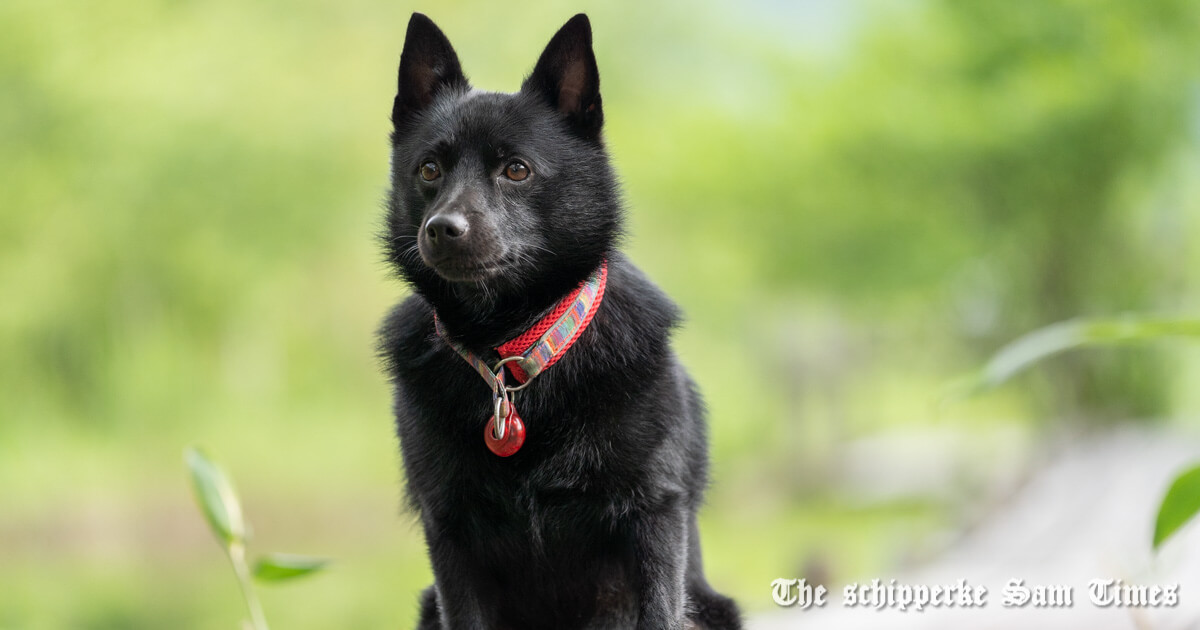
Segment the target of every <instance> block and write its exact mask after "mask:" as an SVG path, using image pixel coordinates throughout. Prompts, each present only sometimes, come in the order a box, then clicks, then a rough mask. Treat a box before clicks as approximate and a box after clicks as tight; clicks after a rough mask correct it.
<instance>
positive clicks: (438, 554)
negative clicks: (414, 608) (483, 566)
mask: <svg viewBox="0 0 1200 630" xmlns="http://www.w3.org/2000/svg"><path fill="white" fill-rule="evenodd" d="M426 540H428V541H429V557H430V560H431V562H432V564H433V578H434V585H435V587H436V588H437V603H438V617H439V619H440V620H441V626H442V630H487V629H489V628H491V627H493V626H494V625H495V624H494V623H492V620H490V619H489V618H488V616H487V609H486V608H485V606H484V604H483V601H482V600H481V599H480V597H479V593H478V591H477V590H476V581H475V580H474V579H473V575H472V568H471V564H470V562H469V559H468V557H467V553H466V551H465V550H464V549H463V548H462V546H461V545H459V544H457V543H455V542H454V541H453V540H450V539H449V538H447V537H446V536H433V535H430V532H429V530H428V529H427V530H426Z"/></svg>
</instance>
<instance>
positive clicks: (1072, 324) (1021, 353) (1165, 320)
mask: <svg viewBox="0 0 1200 630" xmlns="http://www.w3.org/2000/svg"><path fill="white" fill-rule="evenodd" d="M1173 337H1200V319H1192V318H1177V317H1176V318H1169V317H1154V316H1135V315H1129V316H1125V317H1121V318H1118V319H1078V320H1071V321H1066V322H1059V323H1057V324H1051V325H1050V326H1047V327H1045V328H1039V329H1038V330H1035V331H1033V332H1031V333H1028V334H1025V335H1023V336H1021V337H1019V338H1017V339H1016V340H1015V341H1012V342H1011V343H1009V344H1008V345H1006V346H1004V347H1003V348H1001V349H1000V350H999V351H997V352H996V354H994V355H993V356H992V358H991V359H990V360H988V362H987V364H986V365H984V367H983V369H982V370H980V372H979V374H978V375H975V376H973V377H970V378H968V379H967V380H966V381H965V382H964V384H963V386H962V387H961V393H964V394H973V393H977V392H979V391H982V390H986V389H991V388H994V387H997V386H999V385H1001V384H1003V383H1004V382H1006V381H1008V380H1009V379H1010V378H1012V377H1013V376H1015V375H1016V374H1018V373H1020V372H1022V371H1024V370H1026V369H1028V368H1030V367H1032V366H1033V365H1034V364H1036V363H1038V362H1040V361H1042V360H1044V359H1047V358H1049V357H1052V356H1054V355H1056V354H1059V353H1062V352H1066V351H1068V350H1075V349H1080V348H1089V347H1104V346H1114V345H1126V344H1134V343H1146V342H1152V341H1159V340H1162V339H1165V338H1173Z"/></svg>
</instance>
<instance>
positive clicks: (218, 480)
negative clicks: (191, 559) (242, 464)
mask: <svg viewBox="0 0 1200 630" xmlns="http://www.w3.org/2000/svg"><path fill="white" fill-rule="evenodd" d="M183 457H184V461H185V462H186V463H187V467H188V470H189V471H190V473H191V477H192V490H193V491H194V492H195V495H196V502H197V503H198V504H199V505H200V511H201V512H202V513H203V514H204V518H205V520H206V521H208V527H209V529H210V530H212V532H213V535H214V536H216V539H217V542H218V543H219V544H220V545H221V549H222V550H223V551H224V552H225V555H226V556H227V557H228V558H229V562H230V564H231V565H232V566H233V572H234V574H235V575H236V576H237V580H238V584H239V585H240V586H241V589H242V598H243V599H245V601H246V609H247V610H248V611H249V613H250V621H249V623H248V627H249V628H252V629H253V630H268V627H267V619H266V616H265V615H264V614H263V609H262V604H261V603H260V602H259V601H258V595H257V594H256V593H255V592H254V583H253V582H254V580H255V579H256V580H258V581H260V582H280V581H284V580H290V579H292V578H297V577H301V576H305V575H310V574H312V573H315V572H317V571H319V570H321V569H322V568H324V567H325V565H326V564H328V560H325V559H323V558H313V557H309V556H298V555H293V554H281V553H274V554H266V555H264V556H261V557H260V558H258V560H257V561H256V562H255V563H254V570H253V571H251V570H250V565H249V564H248V563H247V560H246V540H247V538H248V536H247V530H248V528H247V526H246V519H245V517H244V516H243V514H242V505H241V502H240V501H239V500H238V496H237V493H236V492H235V491H234V489H233V484H232V483H230V481H229V477H228V476H227V475H226V474H225V472H224V471H223V470H221V468H220V467H219V466H217V465H216V464H215V463H213V462H212V460H210V459H209V458H208V456H206V455H205V454H204V452H203V451H201V450H200V449H198V448H196V447H191V446H190V447H188V448H187V449H185V450H184V453H183ZM252 578H253V579H252Z"/></svg>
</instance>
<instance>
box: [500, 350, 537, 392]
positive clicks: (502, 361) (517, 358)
mask: <svg viewBox="0 0 1200 630" xmlns="http://www.w3.org/2000/svg"><path fill="white" fill-rule="evenodd" d="M524 358H525V357H523V356H519V355H513V356H511V357H507V358H504V359H500V360H499V361H497V362H496V365H494V366H492V373H493V374H495V375H496V377H497V378H500V379H501V382H504V381H503V377H502V376H501V374H500V370H502V369H503V368H504V364H505V363H512V362H514V361H520V360H522V359H524ZM532 382H533V379H532V378H529V379H525V382H524V383H521V384H520V385H517V386H516V387H509V386H508V385H505V386H504V391H506V392H519V391H521V390H522V389H525V388H526V387H529V384H530V383H532Z"/></svg>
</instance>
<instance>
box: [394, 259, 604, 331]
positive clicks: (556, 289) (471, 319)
mask: <svg viewBox="0 0 1200 630" xmlns="http://www.w3.org/2000/svg"><path fill="white" fill-rule="evenodd" d="M598 266H599V261H597V263H596V264H595V265H589V266H581V267H580V268H579V269H562V270H559V271H558V272H556V273H555V274H553V276H552V277H548V278H542V279H540V280H539V281H538V282H537V283H533V284H532V285H531V286H494V285H493V286H489V285H486V284H482V283H471V284H467V283H452V282H448V281H446V280H442V279H441V278H436V279H433V280H434V281H433V282H416V283H414V286H415V287H416V288H417V291H418V292H419V293H420V294H421V295H422V297H424V298H425V299H426V301H428V302H429V303H430V305H431V306H433V309H434V311H435V312H436V313H437V317H438V319H439V320H440V321H441V323H442V325H443V326H444V327H445V328H446V330H447V331H448V332H449V333H450V335H451V336H452V337H453V338H454V339H456V340H457V341H458V342H459V343H461V344H463V346H465V347H466V348H468V349H470V350H472V351H475V352H483V351H486V350H490V349H492V348H495V347H497V346H499V345H501V344H503V343H504V342H506V341H508V340H510V339H513V338H515V337H517V336H519V335H520V334H522V333H523V332H525V331H526V330H528V329H529V327H530V326H532V325H533V324H534V323H535V322H537V321H538V320H539V319H541V317H542V316H543V315H545V314H546V313H547V312H548V311H550V310H551V309H552V308H554V306H555V305H556V304H558V302H559V301H560V300H562V299H563V298H564V297H566V296H567V295H568V294H570V293H571V292H572V291H574V290H575V289H576V288H577V287H579V285H580V284H581V283H582V282H583V281H584V280H586V279H587V277H588V275H589V274H591V273H592V272H593V271H595V269H596V267H598Z"/></svg>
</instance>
